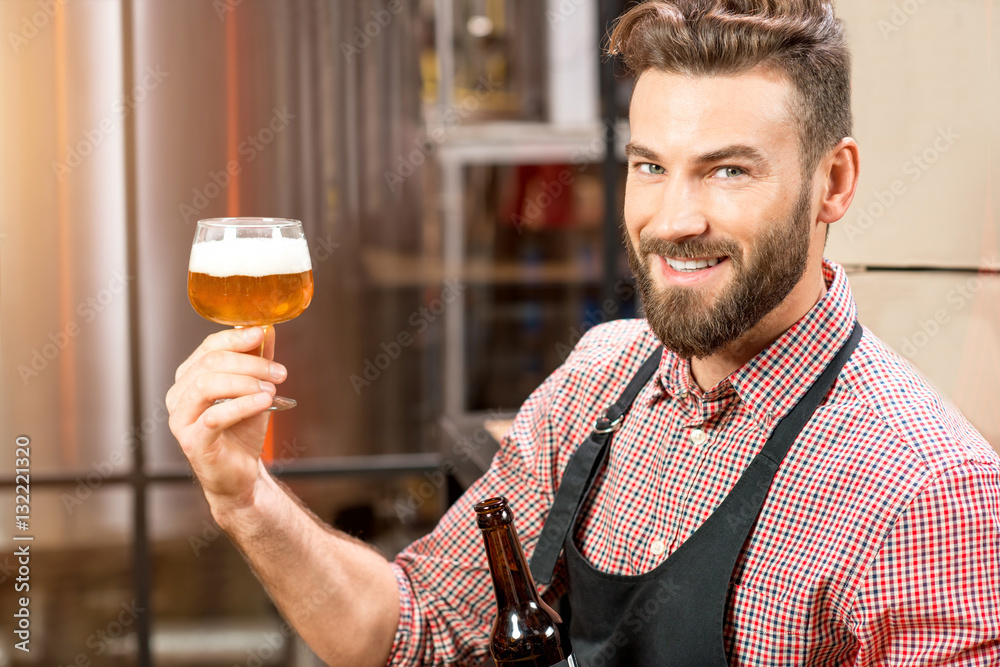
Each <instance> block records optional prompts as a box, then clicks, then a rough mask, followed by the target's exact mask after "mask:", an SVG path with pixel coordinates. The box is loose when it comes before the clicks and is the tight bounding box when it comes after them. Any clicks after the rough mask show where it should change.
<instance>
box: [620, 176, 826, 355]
mask: <svg viewBox="0 0 1000 667" xmlns="http://www.w3.org/2000/svg"><path fill="white" fill-rule="evenodd" d="M810 194H811V193H810V190H809V187H808V183H806V184H804V185H803V187H802V191H801V192H800V193H799V199H798V201H797V202H796V204H795V209H794V211H793V212H792V214H791V216H790V217H789V218H788V219H786V220H784V221H783V222H781V223H779V224H774V225H770V226H768V228H767V229H766V231H764V232H763V233H762V234H760V235H759V236H758V237H757V238H756V239H754V241H753V243H752V244H751V245H750V247H749V251H748V252H746V253H745V252H744V249H743V248H742V247H741V246H740V245H739V244H738V243H736V241H732V240H728V241H714V242H704V241H689V242H685V243H673V242H671V241H665V240H663V239H660V238H657V237H654V236H649V237H646V238H642V237H641V236H640V239H639V249H638V251H636V249H635V248H633V247H632V241H631V240H630V239H629V238H628V233H627V232H626V235H625V248H626V250H627V252H628V262H629V266H630V267H631V268H632V272H633V273H634V274H635V278H636V285H637V287H638V289H639V294H640V296H641V297H642V304H643V310H644V312H645V315H646V320H647V321H648V322H649V327H650V329H651V330H652V332H653V333H654V334H655V335H656V337H657V338H659V339H660V342H661V343H663V346H664V347H665V348H667V349H668V350H671V351H673V352H674V353H676V354H677V355H678V356H680V357H682V358H684V359H691V358H692V357H699V358H703V357H707V356H709V355H711V354H714V353H715V352H718V351H719V350H722V349H723V348H725V347H727V346H728V345H730V344H731V343H733V342H734V341H736V340H738V339H739V338H740V337H741V336H743V335H744V334H745V333H747V332H748V331H750V330H751V329H752V328H753V327H755V326H756V325H757V324H758V323H759V322H760V321H761V320H762V319H764V316H766V315H767V314H768V313H770V312H771V311H772V310H774V309H775V308H777V307H778V305H780V304H781V302H782V301H784V300H785V297H787V296H788V294H789V293H790V292H791V291H792V289H793V288H794V287H795V285H797V284H798V282H799V280H800V279H801V278H802V274H803V273H804V272H805V269H806V266H807V260H808V257H809V226H810V225H809V222H810V220H809V212H810ZM651 255H662V256H665V257H675V258H688V259H691V258H695V257H727V258H728V259H729V261H730V262H731V263H732V266H731V269H732V272H733V276H732V278H731V280H730V281H729V283H728V284H726V285H725V286H724V287H723V288H722V292H721V293H720V294H719V295H718V296H717V297H716V298H715V299H714V300H711V301H707V300H706V299H709V298H710V297H706V296H705V295H703V294H702V293H701V291H700V290H699V289H698V288H688V287H668V288H666V289H660V288H658V287H657V286H656V285H655V284H654V283H653V278H652V274H651V269H650V263H649V257H650V256H651Z"/></svg>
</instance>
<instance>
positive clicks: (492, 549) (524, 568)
mask: <svg viewBox="0 0 1000 667" xmlns="http://www.w3.org/2000/svg"><path fill="white" fill-rule="evenodd" d="M483 540H484V541H485V542H486V557H487V559H488V560H489V564H490V574H491V575H492V577H493V590H494V592H495V593H496V598H497V607H498V608H500V609H503V608H504V607H508V606H520V605H522V604H524V603H527V602H532V601H533V602H536V603H537V602H538V600H539V598H538V591H537V590H535V584H534V582H533V581H532V579H531V571H530V570H529V569H528V562H527V560H526V559H525V557H524V551H522V549H521V543H520V542H519V541H518V539H517V532H516V531H515V530H514V524H513V523H508V524H506V525H503V526H497V527H495V528H490V529H488V530H483Z"/></svg>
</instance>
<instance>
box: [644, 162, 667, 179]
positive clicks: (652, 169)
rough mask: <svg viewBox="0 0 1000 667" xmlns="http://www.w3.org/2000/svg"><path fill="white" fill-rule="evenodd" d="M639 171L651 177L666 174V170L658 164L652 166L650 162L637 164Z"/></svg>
mask: <svg viewBox="0 0 1000 667" xmlns="http://www.w3.org/2000/svg"><path fill="white" fill-rule="evenodd" d="M639 171H642V172H645V173H647V174H651V175H653V176H662V175H663V174H665V173H667V170H666V169H664V168H663V167H661V166H660V165H658V164H653V163H652V162H641V163H639Z"/></svg>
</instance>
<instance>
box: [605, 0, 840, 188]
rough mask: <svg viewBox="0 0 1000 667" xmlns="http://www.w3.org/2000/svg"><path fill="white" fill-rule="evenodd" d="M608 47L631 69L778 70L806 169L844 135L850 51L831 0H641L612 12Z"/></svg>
mask: <svg viewBox="0 0 1000 667" xmlns="http://www.w3.org/2000/svg"><path fill="white" fill-rule="evenodd" d="M608 53H609V54H610V55H621V56H622V58H623V60H624V63H625V67H626V68H627V69H628V70H629V71H630V73H632V74H635V75H637V76H638V75H639V74H642V72H644V71H646V70H648V69H655V70H659V71H662V72H667V73H671V74H684V75H687V76H713V75H724V76H732V75H738V74H742V73H744V72H747V71H749V70H752V69H754V68H757V67H764V68H768V69H773V70H775V71H778V72H780V73H782V74H784V75H785V76H786V77H787V78H788V79H789V80H790V81H791V83H792V85H793V87H794V89H795V95H794V96H793V97H794V102H793V105H794V108H793V109H792V110H791V111H792V113H793V115H794V116H796V117H797V118H798V119H799V137H800V140H801V144H802V157H803V167H804V168H805V169H806V170H807V171H812V169H813V168H814V167H815V166H816V164H817V163H818V161H819V159H820V158H821V157H822V156H823V155H824V154H825V153H826V152H827V151H829V150H830V149H832V148H833V147H834V146H836V145H837V144H838V143H839V142H840V140H841V139H843V138H844V137H849V136H851V131H852V129H851V125H852V117H851V56H850V52H849V51H848V49H847V41H846V38H845V34H844V25H843V24H842V23H841V22H840V20H839V19H837V17H836V16H835V15H834V11H833V4H832V2H831V1H830V0H647V1H646V2H641V3H640V4H637V5H636V6H634V7H632V8H631V9H629V10H628V11H627V12H625V13H624V14H623V15H622V16H621V17H620V18H619V19H618V21H617V22H616V24H615V26H614V29H613V30H612V32H611V37H610V41H609V44H608Z"/></svg>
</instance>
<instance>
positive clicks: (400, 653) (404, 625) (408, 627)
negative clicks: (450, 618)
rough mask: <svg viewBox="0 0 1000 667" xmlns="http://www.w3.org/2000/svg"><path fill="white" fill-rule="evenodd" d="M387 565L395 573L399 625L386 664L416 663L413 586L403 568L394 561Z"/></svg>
mask: <svg viewBox="0 0 1000 667" xmlns="http://www.w3.org/2000/svg"><path fill="white" fill-rule="evenodd" d="M389 565H390V566H392V572H393V574H395V575H396V586H397V587H398V588H399V626H398V627H397V628H396V637H395V638H394V639H393V640H392V650H391V651H390V652H389V662H387V663H386V665H387V666H388V667H391V666H393V665H410V664H417V662H418V661H417V660H416V646H417V644H418V643H419V642H417V641H414V639H418V638H419V632H418V631H417V623H418V620H417V614H416V605H415V604H414V595H413V588H412V587H411V586H410V579H409V577H407V576H406V572H404V571H403V568H401V567H400V566H399V565H397V564H396V563H389Z"/></svg>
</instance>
